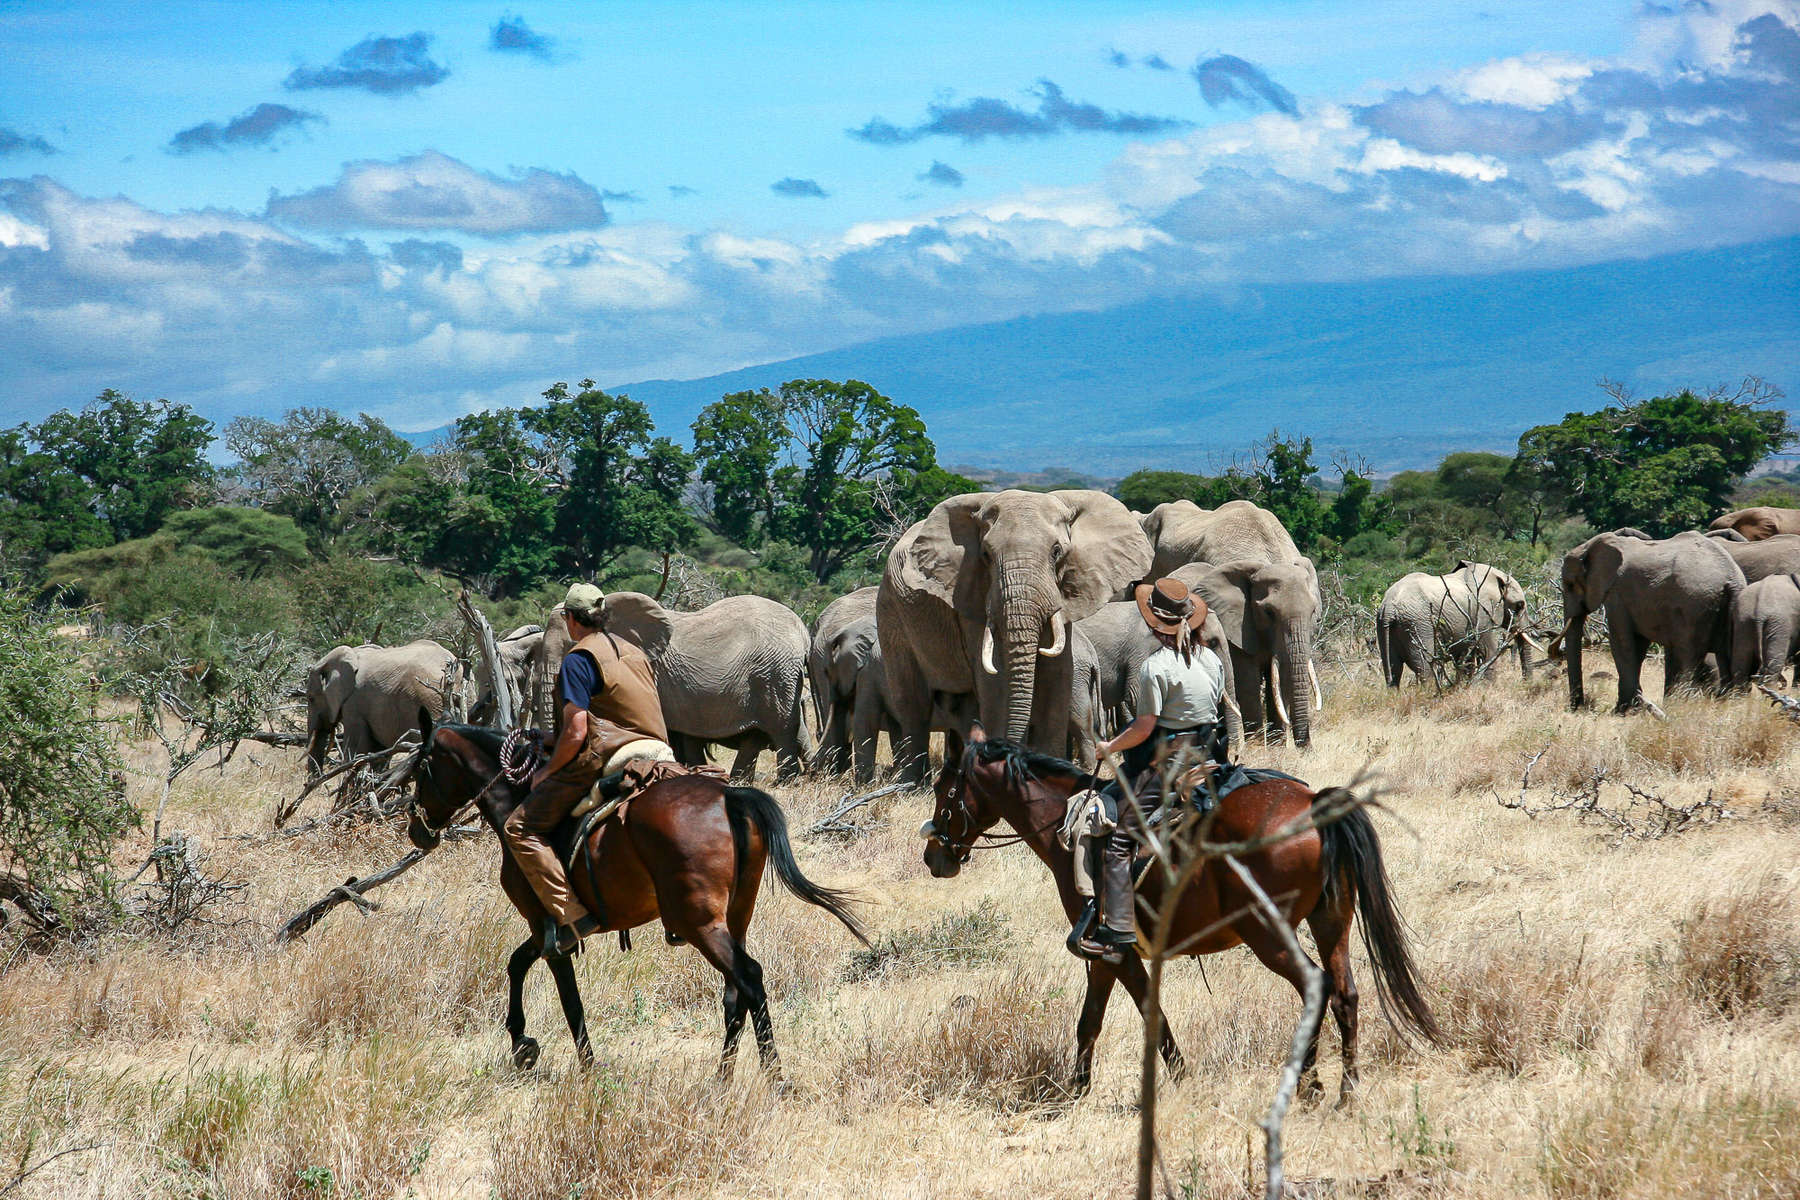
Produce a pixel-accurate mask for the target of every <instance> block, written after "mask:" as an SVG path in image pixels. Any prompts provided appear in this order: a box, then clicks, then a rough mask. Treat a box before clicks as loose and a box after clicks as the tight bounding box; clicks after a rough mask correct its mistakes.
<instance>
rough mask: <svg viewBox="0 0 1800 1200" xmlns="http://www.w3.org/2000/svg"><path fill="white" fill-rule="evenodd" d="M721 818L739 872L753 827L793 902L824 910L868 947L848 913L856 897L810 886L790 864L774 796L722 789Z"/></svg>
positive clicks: (796, 866) (785, 833) (784, 829)
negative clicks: (726, 823) (727, 825)
mask: <svg viewBox="0 0 1800 1200" xmlns="http://www.w3.org/2000/svg"><path fill="white" fill-rule="evenodd" d="M725 815H726V817H727V818H729V820H730V821H731V838H732V841H733V842H735V843H736V845H737V856H738V863H739V872H740V873H741V872H742V869H743V866H742V864H743V861H744V851H745V846H746V844H747V834H748V832H749V830H748V828H747V827H748V826H750V825H754V826H756V831H757V832H758V833H760V834H761V835H762V840H763V845H764V846H765V847H767V848H768V852H769V861H770V862H771V863H772V864H774V867H775V878H777V879H779V880H780V881H781V886H782V887H784V888H786V889H787V890H788V892H789V893H791V894H792V895H793V896H794V897H795V898H796V899H799V900H804V901H806V903H808V904H811V905H813V906H815V907H817V908H822V909H824V910H825V911H826V912H828V913H830V914H831V915H832V916H834V917H836V918H837V919H838V920H839V921H841V922H843V925H844V928H845V929H848V930H849V931H850V933H851V934H852V936H854V937H855V938H856V940H857V941H859V942H861V943H862V944H863V945H865V946H867V945H868V944H869V935H868V934H867V933H866V932H864V930H863V927H862V923H861V922H860V921H858V920H857V919H856V918H855V917H854V916H852V915H851V914H850V906H851V905H852V904H855V903H856V901H857V898H856V896H855V895H854V894H852V893H850V892H845V891H840V890H838V889H836V888H828V887H826V886H824V885H823V884H818V883H814V882H813V881H812V880H810V879H808V878H807V877H806V876H805V875H803V874H801V872H800V864H799V863H797V862H795V861H794V847H793V843H792V842H790V841H789V840H788V828H787V816H786V815H785V814H784V813H783V812H782V811H781V805H779V804H777V803H776V802H775V797H773V796H771V795H769V793H767V792H765V791H763V790H762V789H761V788H753V787H728V788H726V789H725Z"/></svg>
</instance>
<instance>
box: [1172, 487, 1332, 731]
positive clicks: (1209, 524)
mask: <svg viewBox="0 0 1800 1200" xmlns="http://www.w3.org/2000/svg"><path fill="white" fill-rule="evenodd" d="M1143 527H1144V533H1145V535H1146V536H1148V537H1149V538H1150V540H1151V542H1152V543H1153V544H1154V546H1155V548H1156V555H1155V559H1154V562H1153V563H1152V566H1151V574H1152V575H1156V576H1163V575H1171V576H1175V577H1177V578H1179V577H1180V575H1181V569H1182V568H1183V567H1186V566H1188V565H1189V564H1199V563H1208V564H1211V565H1212V566H1213V567H1214V568H1215V572H1214V574H1212V575H1210V576H1209V577H1208V584H1207V586H1209V587H1212V588H1215V589H1218V594H1217V596H1215V595H1213V594H1206V601H1207V603H1208V604H1210V605H1212V607H1213V609H1214V610H1215V611H1217V612H1218V613H1219V616H1220V620H1221V621H1222V622H1223V623H1224V625H1225V631H1226V636H1227V637H1228V638H1230V640H1231V646H1232V650H1233V652H1234V653H1235V655H1236V658H1235V660H1234V662H1233V664H1232V667H1233V672H1234V675H1235V685H1236V689H1237V702H1238V707H1239V708H1240V709H1242V710H1243V720H1244V725H1245V727H1246V728H1247V729H1260V728H1264V727H1265V719H1264V714H1265V711H1266V710H1265V705H1264V699H1265V697H1266V698H1267V701H1268V704H1267V709H1272V710H1273V711H1274V715H1275V717H1276V720H1277V723H1278V724H1280V725H1282V726H1285V727H1286V728H1287V729H1288V732H1289V734H1290V736H1292V738H1293V740H1294V744H1295V745H1298V746H1305V745H1309V744H1311V742H1312V720H1313V706H1314V699H1315V698H1316V697H1318V696H1319V694H1320V693H1319V681H1318V678H1317V676H1316V674H1315V672H1314V670H1313V639H1314V638H1315V637H1317V636H1318V628H1319V617H1320V613H1321V610H1322V609H1323V607H1324V604H1323V600H1322V597H1321V596H1320V594H1319V574H1318V571H1317V569H1316V568H1315V567H1314V566H1313V562H1312V560H1311V559H1310V558H1307V557H1306V556H1305V555H1304V554H1301V553H1300V550H1299V548H1298V547H1297V546H1295V545H1294V539H1293V538H1292V537H1291V536H1290V535H1289V534H1288V531H1287V529H1286V527H1285V526H1283V525H1282V523H1281V520H1280V518H1278V517H1277V516H1276V515H1275V514H1274V513H1272V512H1270V511H1269V510H1268V509H1266V508H1262V507H1260V506H1258V505H1255V504H1252V503H1250V502H1249V501H1248V500H1232V501H1229V502H1227V503H1225V504H1221V505H1220V506H1219V507H1217V508H1213V509H1206V508H1201V507H1200V506H1199V505H1197V504H1195V503H1194V502H1193V501H1191V500H1175V501H1172V502H1170V503H1168V504H1159V505H1157V506H1156V507H1155V508H1154V509H1152V510H1151V512H1150V515H1149V516H1147V517H1145V518H1144V522H1143ZM1227 568H1229V569H1227ZM1228 611H1229V612H1230V615H1227V613H1228ZM1278 672H1279V674H1278Z"/></svg>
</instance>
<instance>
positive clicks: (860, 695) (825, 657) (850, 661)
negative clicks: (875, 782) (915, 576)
mask: <svg viewBox="0 0 1800 1200" xmlns="http://www.w3.org/2000/svg"><path fill="white" fill-rule="evenodd" d="M878 590H879V589H877V588H873V587H866V588H858V589H857V590H856V591H854V592H851V593H850V594H849V595H848V596H840V597H839V598H837V599H836V600H833V601H832V602H831V603H830V604H828V605H826V606H825V611H824V612H822V613H820V614H819V619H818V620H817V621H815V622H813V629H812V645H811V648H810V650H809V651H808V653H807V659H806V669H807V674H808V676H809V677H810V678H811V680H812V695H813V706H814V707H815V709H816V710H817V712H818V723H819V730H820V732H819V748H818V750H817V751H816V753H815V754H814V756H813V763H814V765H816V766H818V767H819V768H820V769H822V770H826V771H842V770H846V769H849V768H850V767H851V766H852V764H854V768H855V774H854V778H855V781H856V782H857V783H859V784H864V783H867V782H869V780H871V779H873V778H874V777H875V751H876V739H877V738H878V737H879V736H880V735H881V732H882V731H883V730H884V729H885V730H886V731H887V734H888V740H889V741H890V742H892V741H894V740H895V737H896V732H897V730H898V729H899V725H898V723H897V721H896V719H895V717H894V711H893V707H892V706H891V705H890V704H889V703H888V699H887V671H886V669H885V667H884V666H883V664H882V660H881V639H880V638H879V637H878V636H877V635H876V632H875V595H876V592H877V591H878Z"/></svg>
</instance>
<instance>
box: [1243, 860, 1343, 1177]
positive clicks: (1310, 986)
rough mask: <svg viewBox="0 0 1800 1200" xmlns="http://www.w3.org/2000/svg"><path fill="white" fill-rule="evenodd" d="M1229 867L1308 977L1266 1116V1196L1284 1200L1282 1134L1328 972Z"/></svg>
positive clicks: (1271, 905) (1249, 880)
mask: <svg viewBox="0 0 1800 1200" xmlns="http://www.w3.org/2000/svg"><path fill="white" fill-rule="evenodd" d="M1224 859H1225V865H1226V866H1227V867H1230V868H1231V872H1232V874H1234V875H1236V876H1237V877H1238V882H1239V883H1241V884H1243V885H1244V887H1246V888H1247V889H1249V891H1250V895H1251V898H1252V899H1254V900H1255V902H1256V907H1255V911H1256V915H1257V919H1258V920H1259V921H1261V922H1262V925H1263V928H1265V929H1267V930H1268V931H1269V932H1270V933H1272V934H1274V935H1275V936H1276V937H1278V938H1280V939H1281V944H1282V945H1283V946H1284V947H1286V949H1287V952H1288V956H1289V958H1290V959H1292V961H1294V962H1296V963H1298V964H1299V966H1300V971H1301V974H1303V975H1305V976H1306V993H1305V994H1306V1003H1305V1005H1304V1006H1303V1007H1302V1008H1301V1010H1300V1023H1299V1024H1298V1025H1296V1026H1294V1037H1293V1040H1292V1041H1291V1042H1289V1043H1288V1054H1287V1060H1286V1061H1285V1062H1283V1063H1282V1065H1281V1080H1280V1082H1279V1083H1278V1084H1277V1085H1276V1087H1275V1098H1274V1100H1272V1101H1271V1102H1270V1103H1269V1111H1268V1114H1267V1115H1266V1116H1264V1117H1263V1119H1262V1121H1261V1124H1262V1128H1263V1139H1264V1140H1263V1173H1264V1178H1265V1180H1266V1185H1265V1187H1264V1193H1263V1194H1264V1195H1265V1196H1266V1197H1267V1200H1281V1197H1282V1194H1283V1193H1284V1192H1285V1191H1286V1187H1285V1185H1284V1184H1283V1182H1282V1168H1281V1132H1282V1127H1283V1125H1284V1124H1285V1123H1286V1121H1287V1110H1288V1105H1290V1104H1292V1103H1293V1100H1294V1092H1295V1091H1296V1090H1298V1088H1299V1086H1300V1070H1301V1066H1302V1064H1303V1063H1304V1062H1305V1061H1306V1051H1307V1048H1308V1047H1310V1046H1311V1045H1312V1043H1313V1039H1314V1038H1315V1037H1317V1036H1318V1033H1319V1022H1320V1020H1321V1019H1322V1018H1323V1017H1324V1016H1325V972H1323V971H1321V970H1320V969H1319V967H1318V964H1317V963H1315V962H1313V960H1312V959H1311V958H1309V957H1307V954H1306V951H1305V950H1303V949H1301V947H1300V939H1299V938H1297V937H1295V936H1294V931H1293V929H1292V928H1291V927H1290V926H1289V925H1288V923H1287V920H1286V919H1285V918H1284V917H1283V916H1282V914H1281V910H1280V909H1278V908H1276V907H1275V902H1274V901H1273V900H1271V899H1269V894H1268V893H1267V892H1265V891H1263V889H1262V885H1261V884H1259V883H1257V882H1256V877H1255V876H1253V875H1251V874H1250V872H1248V871H1246V870H1245V869H1244V865H1243V864H1242V863H1240V862H1239V861H1238V860H1237V859H1235V858H1233V857H1232V856H1231V855H1229V854H1227V855H1225V856H1224Z"/></svg>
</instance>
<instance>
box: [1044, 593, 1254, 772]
mask: <svg viewBox="0 0 1800 1200" xmlns="http://www.w3.org/2000/svg"><path fill="white" fill-rule="evenodd" d="M1075 628H1076V629H1077V630H1078V631H1080V632H1081V633H1083V634H1085V635H1086V636H1087V637H1088V639H1089V640H1090V641H1092V642H1093V644H1094V652H1095V654H1096V655H1097V657H1098V659H1099V664H1098V665H1099V683H1100V710H1101V713H1102V714H1103V719H1104V721H1105V723H1106V725H1107V726H1108V732H1109V733H1116V732H1117V731H1118V730H1120V729H1122V728H1124V727H1125V725H1127V724H1128V723H1130V721H1131V720H1132V718H1134V717H1136V716H1137V706H1138V672H1139V670H1141V669H1142V668H1143V665H1144V660H1145V659H1147V658H1149V657H1150V656H1151V655H1152V654H1155V653H1156V652H1157V651H1158V650H1160V649H1161V648H1162V643H1161V642H1158V641H1157V640H1156V635H1155V634H1153V633H1151V632H1150V627H1149V626H1147V625H1145V624H1144V618H1143V614H1141V613H1139V612H1138V606H1137V604H1136V602H1134V601H1131V600H1115V601H1113V602H1112V603H1111V604H1107V605H1104V606H1102V607H1101V609H1100V611H1099V612H1097V613H1095V614H1094V615H1093V616H1091V617H1088V618H1086V619H1084V620H1081V621H1078V622H1076V624H1075ZM1200 644H1201V645H1203V646H1206V647H1208V648H1209V649H1211V650H1212V652H1213V653H1214V654H1216V655H1218V656H1219V663H1220V665H1221V666H1223V667H1224V669H1225V695H1226V696H1228V697H1231V698H1232V699H1233V700H1234V701H1235V699H1236V696H1237V674H1236V672H1235V671H1233V670H1232V666H1231V642H1230V640H1229V639H1227V638H1226V636H1225V626H1224V625H1223V624H1222V623H1221V622H1220V621H1219V614H1218V613H1215V612H1212V611H1210V610H1209V611H1208V612H1207V614H1206V621H1205V622H1204V623H1203V624H1202V625H1201V626H1200ZM1220 715H1221V716H1222V717H1223V718H1224V720H1225V728H1226V731H1227V732H1228V733H1229V735H1230V738H1231V744H1232V745H1233V746H1237V745H1241V744H1242V742H1243V740H1244V725H1243V722H1242V721H1241V720H1239V719H1238V713H1237V709H1236V708H1235V706H1226V708H1225V711H1224V712H1223V713H1221V714H1220Z"/></svg>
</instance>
